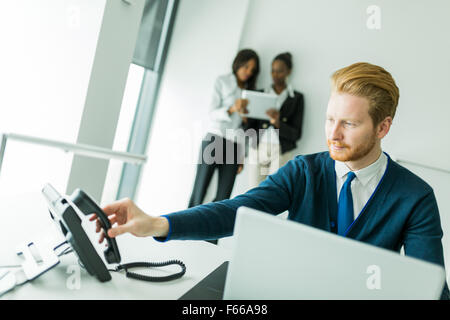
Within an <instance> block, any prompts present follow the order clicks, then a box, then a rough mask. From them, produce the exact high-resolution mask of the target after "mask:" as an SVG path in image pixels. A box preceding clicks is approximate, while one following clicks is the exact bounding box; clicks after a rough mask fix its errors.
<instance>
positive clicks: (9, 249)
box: [0, 193, 230, 300]
mask: <svg viewBox="0 0 450 320" xmlns="http://www.w3.org/2000/svg"><path fill="white" fill-rule="evenodd" d="M0 221H1V225H2V232H1V233H0V244H1V245H0V265H10V264H20V262H21V259H20V258H19V257H16V253H15V249H16V247H17V246H18V245H19V244H23V243H24V242H26V241H27V240H33V239H37V238H42V236H45V237H49V238H53V237H58V236H60V231H59V230H58V229H57V228H56V226H55V224H54V222H53V221H52V219H51V218H50V215H49V214H48V210H47V205H46V203H45V200H44V198H43V197H42V196H41V195H40V193H36V194H26V195H21V196H19V197H16V198H9V199H4V198H3V199H2V198H1V197H0ZM84 223H87V224H88V226H87V227H86V228H85V229H88V230H87V233H88V235H89V237H90V238H91V239H93V240H94V241H95V240H96V239H98V236H97V235H96V234H95V232H94V228H95V226H94V223H90V222H89V221H87V219H86V221H84V222H83V225H84ZM89 229H90V230H89ZM95 243H97V242H95ZM117 243H118V246H119V250H120V253H121V256H122V261H121V263H127V262H133V261H149V262H159V261H166V260H172V259H178V260H181V261H183V262H184V263H185V265H186V274H185V275H184V276H183V277H182V278H180V279H177V280H174V281H169V282H162V283H155V282H145V281H138V280H134V279H129V278H127V277H126V276H125V273H124V271H122V272H120V273H116V272H111V275H112V280H111V281H108V282H104V283H101V282H99V281H98V280H97V279H96V278H95V277H92V276H90V275H89V274H88V273H87V271H86V270H84V269H81V268H80V267H79V264H78V259H77V258H76V255H75V254H74V253H70V254H68V255H65V256H61V257H60V261H61V262H60V263H59V264H58V265H57V266H55V267H54V268H53V269H51V270H49V271H47V273H45V274H43V275H41V276H40V277H39V278H37V279H35V280H33V281H32V282H28V283H25V284H24V285H22V286H19V287H16V288H15V289H13V290H12V291H10V292H8V293H6V294H4V295H3V296H1V297H0V299H168V300H171V299H178V298H179V297H181V296H182V295H183V294H184V293H186V292H187V291H188V290H189V289H190V288H192V287H193V286H194V285H196V284H197V283H198V282H199V281H200V280H202V279H203V278H204V277H205V276H207V275H208V274H209V273H210V272H211V271H213V270H214V269H215V268H217V267H218V266H219V265H220V264H221V263H222V262H224V261H226V260H229V257H230V252H229V251H228V250H226V249H223V248H219V247H217V246H216V245H213V244H211V243H208V242H205V241H169V242H165V243H160V242H157V241H155V240H154V239H153V238H136V237H133V236H132V235H128V234H126V235H122V236H119V237H118V238H117ZM96 249H97V251H98V252H100V253H101V252H102V250H103V248H102V246H100V245H98V247H97V248H96ZM100 256H101V258H102V259H103V261H104V257H103V254H100ZM107 267H108V268H109V269H113V268H114V265H107ZM147 270H148V269H140V270H139V269H134V270H132V271H135V272H141V273H143V274H152V275H166V274H167V273H165V272H169V273H173V272H178V271H179V267H178V266H168V267H164V268H162V270H160V271H158V268H157V269H152V270H151V271H147ZM163 270H165V271H163ZM77 272H79V274H80V277H79V279H80V281H79V282H78V283H79V284H80V288H79V289H77V288H76V286H75V285H74V284H75V283H76V282H73V281H76V273H77Z"/></svg>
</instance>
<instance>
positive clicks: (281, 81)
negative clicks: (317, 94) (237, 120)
mask: <svg viewBox="0 0 450 320" xmlns="http://www.w3.org/2000/svg"><path fill="white" fill-rule="evenodd" d="M292 68H293V64H292V55H291V54H290V53H289V52H285V53H281V54H279V55H277V56H276V57H275V58H274V59H273V61H272V85H271V86H270V87H269V88H267V89H265V90H264V92H267V93H272V94H275V95H277V97H278V98H277V105H276V106H275V108H273V109H269V110H267V112H266V113H267V115H268V116H269V118H270V120H259V119H252V118H248V119H247V118H244V119H243V123H244V124H243V126H244V129H250V128H253V129H255V130H256V132H257V133H258V134H257V137H256V139H253V140H252V143H251V146H250V148H249V156H248V165H247V167H248V169H249V180H250V187H254V186H257V185H259V184H260V183H261V182H262V181H263V180H264V179H265V178H266V176H267V175H269V174H272V173H274V172H275V171H276V170H277V169H278V168H280V167H281V166H283V165H284V164H286V162H287V161H289V160H291V159H292V158H293V156H294V149H295V148H296V147H297V140H299V139H300V137H301V133H302V122H303V95H302V94H301V93H300V92H298V91H295V90H294V89H293V88H292V86H291V85H290V84H288V82H287V79H288V77H289V75H290V74H291V71H292Z"/></svg>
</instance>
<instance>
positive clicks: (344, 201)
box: [338, 171, 356, 235]
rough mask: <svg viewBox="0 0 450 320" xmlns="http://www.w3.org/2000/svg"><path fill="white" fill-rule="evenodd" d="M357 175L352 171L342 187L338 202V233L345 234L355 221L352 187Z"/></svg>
mask: <svg viewBox="0 0 450 320" xmlns="http://www.w3.org/2000/svg"><path fill="white" fill-rule="evenodd" d="M355 177H356V175H355V174H354V173H353V172H352V171H350V172H349V173H348V174H347V180H346V181H345V183H344V185H343V186H342V188H341V192H340V193H339V202H338V234H339V235H344V233H345V231H346V230H347V228H348V227H349V226H350V225H351V224H352V222H353V198H352V189H351V188H350V186H351V184H352V180H353V179H355Z"/></svg>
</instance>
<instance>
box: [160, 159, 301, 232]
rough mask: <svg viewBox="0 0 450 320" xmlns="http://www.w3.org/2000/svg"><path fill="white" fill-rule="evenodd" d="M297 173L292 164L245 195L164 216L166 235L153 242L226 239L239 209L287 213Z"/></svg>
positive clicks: (297, 176) (299, 178)
mask: <svg viewBox="0 0 450 320" xmlns="http://www.w3.org/2000/svg"><path fill="white" fill-rule="evenodd" d="M299 171H300V170H299V167H298V164H297V163H296V161H295V160H293V161H290V162H288V163H287V164H286V165H285V166H283V167H282V168H280V169H279V170H278V171H277V172H276V173H275V174H273V175H271V176H268V177H267V179H266V180H264V181H263V182H262V183H261V184H260V185H259V186H258V187H256V188H253V189H251V190H249V191H247V192H246V193H245V194H242V195H239V196H237V197H235V198H233V199H229V200H223V201H218V202H211V203H208V204H204V205H200V206H197V207H193V208H190V209H187V210H183V211H179V212H175V213H171V214H169V215H165V216H164V217H166V218H167V219H168V221H169V225H170V232H169V235H168V237H166V238H164V237H159V238H156V239H157V240H160V241H167V240H174V239H176V240H208V239H218V238H221V237H226V236H230V235H232V233H233V228H234V222H235V219H236V211H237V209H238V208H239V207H241V206H246V207H250V208H253V209H256V210H261V211H264V212H267V213H271V214H279V213H282V212H284V211H286V210H288V209H289V207H290V204H291V202H292V196H293V195H292V194H293V187H294V182H295V183H297V185H299V184H300V182H301V174H299Z"/></svg>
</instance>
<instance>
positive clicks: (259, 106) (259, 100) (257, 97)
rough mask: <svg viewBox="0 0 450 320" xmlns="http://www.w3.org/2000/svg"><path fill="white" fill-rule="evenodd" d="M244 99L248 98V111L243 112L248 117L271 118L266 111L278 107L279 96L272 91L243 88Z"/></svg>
mask: <svg viewBox="0 0 450 320" xmlns="http://www.w3.org/2000/svg"><path fill="white" fill-rule="evenodd" d="M242 99H247V100H248V105H247V111H248V113H246V114H243V116H245V117H248V118H255V119H262V120H270V118H269V116H268V115H267V114H266V111H267V110H269V109H273V108H276V107H277V96H276V95H274V94H271V93H264V92H258V91H250V90H243V91H242Z"/></svg>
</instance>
